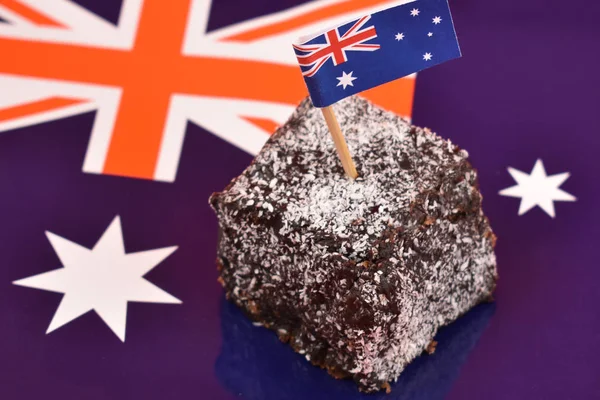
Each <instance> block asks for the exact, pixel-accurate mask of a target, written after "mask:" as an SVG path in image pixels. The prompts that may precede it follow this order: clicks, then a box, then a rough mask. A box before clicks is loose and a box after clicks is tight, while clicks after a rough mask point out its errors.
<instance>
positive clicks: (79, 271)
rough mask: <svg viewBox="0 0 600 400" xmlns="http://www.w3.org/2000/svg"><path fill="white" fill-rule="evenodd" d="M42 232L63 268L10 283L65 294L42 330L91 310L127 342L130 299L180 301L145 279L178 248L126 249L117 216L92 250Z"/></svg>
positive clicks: (160, 301) (52, 327)
mask: <svg viewBox="0 0 600 400" xmlns="http://www.w3.org/2000/svg"><path fill="white" fill-rule="evenodd" d="M46 236H47V237H48V240H49V241H50V244H51V245H52V247H53V248H54V251H56V254H57V255H58V257H59V259H60V261H61V262H62V264H63V268H60V269H55V270H53V271H49V272H45V273H42V274H39V275H35V276H31V277H29V278H25V279H21V280H18V281H15V282H13V284H15V285H19V286H26V287H30V288H34V289H41V290H47V291H50V292H57V293H64V296H63V298H62V301H61V302H60V305H59V306H58V309H57V310H56V313H55V314H54V318H52V322H50V326H49V327H48V330H47V332H46V333H50V332H52V331H54V330H55V329H58V328H60V327H61V326H63V325H65V324H67V323H69V322H71V321H73V320H75V319H77V318H78V317H80V316H82V315H83V314H86V313H87V312H88V311H92V310H94V311H95V312H96V314H98V316H99V317H100V318H102V320H103V321H104V322H105V323H106V325H108V327H109V328H110V329H111V330H112V331H113V332H114V333H115V334H116V335H117V336H118V337H119V339H121V340H122V341H125V327H126V322H127V302H128V301H135V302H144V303H171V304H179V303H181V301H180V300H178V299H176V298H175V297H173V296H171V295H170V294H169V293H167V292H165V291H163V290H162V289H160V288H158V287H157V286H155V285H153V284H152V283H150V282H148V281H147V280H145V279H144V278H143V276H144V275H145V274H146V273H148V272H149V271H150V270H151V269H153V268H154V267H155V266H156V265H158V264H160V263H161V262H162V261H163V260H164V259H165V258H167V257H168V256H169V255H170V254H171V253H173V252H174V251H175V250H177V246H173V247H164V248H161V249H154V250H147V251H141V252H138V253H129V254H125V247H124V244H123V233H122V230H121V220H120V219H119V217H118V216H117V217H115V219H114V220H113V221H112V223H111V224H110V226H109V227H108V228H107V229H106V231H105V232H104V234H103V235H102V237H101V238H100V240H98V242H97V243H96V244H95V245H94V248H93V249H91V250H90V249H87V248H85V247H82V246H80V245H79V244H77V243H74V242H72V241H70V240H67V239H64V238H62V237H60V236H58V235H55V234H53V233H51V232H46Z"/></svg>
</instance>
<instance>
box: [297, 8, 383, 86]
mask: <svg viewBox="0 0 600 400" xmlns="http://www.w3.org/2000/svg"><path fill="white" fill-rule="evenodd" d="M370 19H371V16H370V15H367V16H364V17H362V18H361V19H359V20H358V21H356V22H355V23H354V25H352V27H351V28H350V29H348V31H347V32H346V33H344V34H343V35H342V36H340V32H339V28H335V29H332V30H330V31H327V32H325V33H324V34H323V35H320V36H318V37H317V38H319V39H321V38H322V37H324V38H325V42H326V43H322V44H321V43H311V44H295V45H294V49H295V50H296V58H298V63H299V64H300V66H301V67H310V68H308V69H306V70H305V69H304V68H303V69H302V75H304V76H307V77H310V76H313V75H315V74H316V73H317V72H318V71H319V69H321V67H322V66H323V64H325V63H326V62H327V60H329V59H330V58H331V59H333V64H334V65H339V64H343V63H345V62H346V61H348V58H347V55H346V52H347V51H375V50H377V49H379V48H380V46H379V45H378V44H367V43H365V42H368V41H369V40H371V39H375V38H376V37H377V31H376V30H375V27H374V26H368V27H366V28H363V26H364V25H365V24H366V23H367V22H368V21H369V20H370ZM314 39H316V38H311V39H310V40H309V41H313V40H314Z"/></svg>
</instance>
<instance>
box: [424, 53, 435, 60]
mask: <svg viewBox="0 0 600 400" xmlns="http://www.w3.org/2000/svg"><path fill="white" fill-rule="evenodd" d="M432 57H433V55H432V54H431V53H425V54H423V60H425V61H429V60H431V58H432Z"/></svg>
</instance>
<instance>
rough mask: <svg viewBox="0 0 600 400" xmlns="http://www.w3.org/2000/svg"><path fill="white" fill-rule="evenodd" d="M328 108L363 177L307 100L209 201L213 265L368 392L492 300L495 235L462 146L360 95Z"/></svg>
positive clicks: (253, 313)
mask: <svg viewBox="0 0 600 400" xmlns="http://www.w3.org/2000/svg"><path fill="white" fill-rule="evenodd" d="M334 108H335V111H336V114H337V116H338V120H339V122H340V125H341V126H342V128H343V130H344V133H345V135H346V138H347V141H348V145H349V148H350V151H351V153H352V155H353V158H354V160H355V162H356V164H357V169H358V171H359V174H360V177H359V178H358V179H356V180H355V181H353V180H351V179H349V178H348V177H346V176H345V175H344V171H343V170H342V166H341V164H340V161H339V159H338V158H337V155H336V152H335V149H334V146H333V143H332V140H331V138H330V136H329V132H328V130H327V126H326V124H325V121H324V119H323V117H322V115H321V112H320V111H319V110H318V109H316V108H313V107H312V105H311V103H310V101H309V100H308V99H307V100H305V101H304V102H303V103H302V104H301V105H300V106H299V107H298V109H297V110H296V112H295V113H294V115H293V116H292V117H291V119H290V120H289V121H288V122H287V123H286V124H285V125H284V126H283V127H281V128H280V129H279V130H278V131H277V132H276V133H275V134H274V135H273V136H272V137H271V138H270V140H269V141H268V142H267V144H266V145H265V146H264V148H263V149H262V150H261V152H260V154H258V156H257V157H256V159H255V160H254V161H253V162H252V164H251V165H250V166H249V167H248V168H247V169H246V170H245V171H244V172H243V173H242V174H241V175H240V176H239V177H237V178H235V179H234V180H233V181H232V182H231V183H230V184H229V185H228V186H227V188H225V190H224V191H223V192H220V193H215V194H213V196H211V199H210V203H211V205H212V207H213V208H214V210H215V211H216V213H217V216H218V219H219V227H220V231H219V248H218V258H217V264H218V268H219V271H220V282H221V283H222V284H223V286H224V288H225V290H226V294H227V297H228V298H229V299H230V300H231V301H233V302H235V303H236V304H237V305H238V306H240V307H241V308H242V309H243V310H245V311H246V313H247V314H248V316H249V317H250V318H252V319H253V320H254V321H256V322H258V323H260V324H262V325H264V326H266V327H267V328H270V329H273V330H274V331H275V332H276V333H277V334H278V335H279V337H280V339H281V340H283V341H287V342H289V343H290V345H291V346H292V347H293V348H294V349H295V350H296V351H297V352H299V353H300V354H303V355H305V357H306V359H307V360H309V361H310V362H312V363H313V364H316V365H319V366H321V367H324V368H327V370H328V371H329V372H330V373H331V374H332V375H333V376H335V377H351V378H352V379H354V381H355V382H356V383H357V384H358V385H359V388H360V389H361V390H364V391H367V392H371V391H376V390H379V389H381V388H386V389H388V388H389V382H390V381H393V380H394V379H396V378H397V377H398V375H399V374H400V373H401V372H402V370H403V369H404V368H405V367H406V365H407V364H408V363H409V362H410V361H411V360H413V359H414V358H415V357H417V356H418V355H419V354H420V353H422V352H423V351H424V350H426V349H427V348H428V346H429V345H430V343H431V342H432V340H433V337H434V335H435V333H436V331H437V329H438V328H439V327H440V326H443V325H446V324H448V323H450V322H452V321H454V320H455V319H457V318H458V317H459V316H460V315H462V314H464V313H465V312H467V311H468V310H469V309H470V308H471V307H473V306H475V305H476V304H478V303H480V302H482V301H484V300H487V299H489V298H490V297H491V293H492V292H493V290H494V287H495V283H496V278H497V273H496V259H495V256H494V250H493V247H494V241H495V237H494V234H493V233H492V230H491V228H490V225H489V222H488V220H487V218H486V217H485V215H484V214H483V212H482V209H481V194H480V193H479V189H478V183H477V173H476V171H475V170H474V169H473V167H472V166H471V164H470V163H469V161H468V159H467V157H468V154H467V152H466V151H464V150H461V149H459V148H458V147H457V146H455V145H453V144H452V143H451V142H450V141H447V140H443V139H442V138H440V137H439V136H437V135H436V134H434V133H432V132H431V131H429V130H427V129H421V128H417V127H414V126H411V125H410V123H409V122H407V121H406V120H404V119H402V118H399V117H398V116H396V115H395V114H393V113H390V112H386V111H384V110H381V109H379V108H377V107H375V106H374V105H372V104H370V103H368V102H367V101H365V100H362V99H359V98H356V97H355V98H349V99H346V100H343V101H341V102H340V103H338V104H337V105H335V106H334Z"/></svg>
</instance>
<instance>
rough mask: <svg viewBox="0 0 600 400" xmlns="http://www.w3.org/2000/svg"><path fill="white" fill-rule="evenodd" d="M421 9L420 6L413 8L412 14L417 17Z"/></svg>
mask: <svg viewBox="0 0 600 400" xmlns="http://www.w3.org/2000/svg"><path fill="white" fill-rule="evenodd" d="M419 13H420V11H419V9H418V8H413V9H412V10H410V15H412V16H413V17H416V16H417V15H419Z"/></svg>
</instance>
